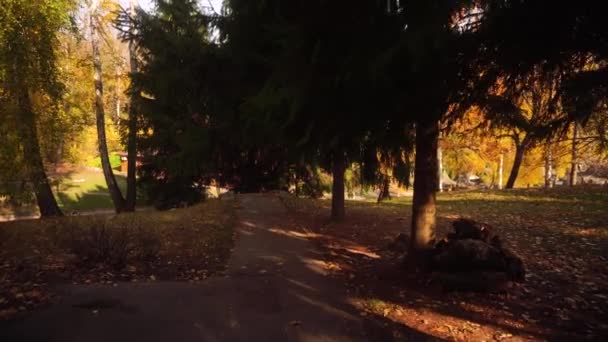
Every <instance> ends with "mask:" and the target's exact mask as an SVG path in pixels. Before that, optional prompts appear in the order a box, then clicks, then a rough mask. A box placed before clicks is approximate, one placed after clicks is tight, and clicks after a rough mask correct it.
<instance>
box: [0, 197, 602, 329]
mask: <svg viewBox="0 0 608 342" xmlns="http://www.w3.org/2000/svg"><path fill="white" fill-rule="evenodd" d="M279 199H280V200H279ZM329 207H330V202H329V201H326V200H310V199H299V198H295V197H293V196H289V195H283V194H279V195H276V194H266V195H238V196H237V202H236V205H235V202H233V201H231V200H227V199H226V200H209V201H207V202H206V203H204V204H200V205H197V206H193V207H191V208H187V209H178V210H174V211H167V212H139V213H135V214H131V215H128V214H127V215H119V216H118V217H84V216H82V217H72V218H63V219H58V220H41V221H38V220H31V221H19V222H9V223H2V224H0V261H1V262H0V310H1V311H0V313H2V315H4V316H5V317H14V316H15V315H17V316H23V317H24V319H23V320H21V319H17V320H9V321H5V322H4V323H1V322H0V339H2V336H4V335H3V334H8V335H6V336H8V340H11V338H13V340H14V337H15V336H22V335H21V334H26V335H27V334H30V335H31V334H33V335H36V334H38V335H36V336H34V338H32V339H30V340H40V338H39V339H36V338H35V337H41V336H42V337H44V338H46V337H48V336H56V337H58V338H59V337H60V338H59V339H58V340H62V341H70V340H74V341H76V340H91V341H92V340H116V341H123V340H124V341H130V340H134V339H135V340H143V339H146V340H168V339H174V340H184V341H186V340H200V339H201V337H203V339H204V340H210V341H211V340H235V341H236V340H247V339H249V340H277V341H283V340H294V339H295V340H311V341H316V340H327V341H352V340H367V341H391V340H398V341H400V340H456V341H483V340H485V341H491V340H505V341H522V340H563V339H575V340H602V339H605V337H606V336H607V334H608V325H607V324H606V322H608V312H607V311H606V310H607V308H608V267H607V266H608V265H607V264H608V263H607V259H608V234H607V233H608V210H606V208H607V207H608V193H607V191H606V188H604V187H580V188H574V189H570V188H556V189H552V190H543V189H521V190H510V191H466V192H453V193H444V194H440V195H439V196H438V218H439V220H438V230H439V232H438V235H439V236H440V237H441V236H443V235H444V234H445V233H446V232H447V231H448V230H449V229H450V222H451V221H452V220H454V219H455V218H457V217H469V218H472V219H475V220H478V221H482V222H486V223H489V224H491V225H492V226H493V227H494V230H495V232H496V233H498V234H499V235H501V237H502V240H503V242H504V243H505V244H506V245H507V246H508V247H509V248H511V249H512V250H513V251H514V252H516V253H517V254H519V255H520V256H521V257H522V258H523V260H524V262H525V264H526V268H527V279H526V282H525V283H523V284H516V285H513V286H512V287H510V288H509V289H507V290H506V291H503V292H500V293H492V294H490V293H463V292H446V291H443V290H442V289H441V288H439V287H437V286H436V285H435V284H433V283H429V282H428V281H427V279H428V278H427V277H424V276H421V275H419V274H408V273H407V272H406V271H405V269H404V268H403V267H402V266H401V259H400V258H401V257H402V256H401V255H399V254H396V253H395V252H392V251H391V249H389V248H387V247H388V245H389V244H390V243H391V242H392V241H393V240H394V238H395V236H396V235H397V234H398V233H401V232H406V233H407V230H408V227H409V221H410V217H409V215H410V212H411V198H399V199H395V200H393V201H388V202H385V203H383V204H380V205H377V204H375V203H372V202H361V201H347V219H346V220H345V221H344V222H341V223H334V222H331V221H329V219H328V216H329V210H330V209H329ZM286 208H287V209H286ZM74 220H75V221H74ZM99 222H106V223H109V224H106V225H100V223H99ZM233 226H234V227H235V229H234V231H236V239H235V240H236V243H235V245H234V248H233V236H234V234H233V229H232V228H231V227H233ZM104 227H105V228H104ZM125 227H133V228H134V229H129V230H128V231H132V232H136V233H137V232H139V233H138V234H135V235H123V234H122V233H121V232H123V231H125V229H121V228H125ZM93 228H94V229H93ZM100 232H103V234H100ZM108 237H109V238H108ZM150 237H152V239H150ZM125 239H126V240H125ZM111 246H113V247H111ZM127 247H128V248H127ZM125 251H128V253H126V254H125V253H124V252H125ZM231 252H232V253H231ZM230 254H231V256H230V258H228V257H229V255H230ZM125 255H126V257H125ZM146 255H149V256H150V258H146V257H145V256H146ZM100 256H103V258H101V262H100V261H99V260H100ZM93 260H97V262H92V261H93ZM121 261H122V262H121ZM116 267H119V268H118V270H116ZM214 275H216V276H214ZM164 280H166V281H164ZM173 280H182V282H173ZM183 280H185V281H186V282H184V281H183ZM203 280H204V281H203ZM58 282H63V283H68V285H64V286H63V287H62V288H63V289H64V290H63V292H60V293H61V296H60V297H54V296H53V292H52V291H50V292H49V291H47V287H48V285H49V284H53V283H58ZM71 283H75V284H76V285H71ZM52 289H53V288H52V287H51V290H52ZM48 302H51V303H54V304H53V305H51V306H50V307H48V306H47V309H44V310H36V312H34V313H32V314H30V315H21V314H22V313H25V312H27V311H29V310H30V309H34V308H38V307H40V306H46V305H45V304H46V303H48ZM74 322H78V323H74ZM75 325H77V326H78V329H76V330H74V329H72V328H71V327H73V326H75ZM47 334H50V335H47ZM33 335H32V336H33ZM89 337H90V338H89Z"/></svg>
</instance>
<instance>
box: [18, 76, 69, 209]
mask: <svg viewBox="0 0 608 342" xmlns="http://www.w3.org/2000/svg"><path fill="white" fill-rule="evenodd" d="M20 88H21V89H19V90H18V91H19V94H18V99H17V100H18V105H19V111H20V113H19V116H18V123H19V132H20V135H21V141H22V143H23V154H24V156H25V160H27V161H29V163H28V176H29V179H30V181H31V182H32V184H33V186H34V194H35V195H36V203H37V204H38V208H39V210H40V216H41V217H49V216H62V215H63V213H62V212H61V210H60V209H59V206H58V205H57V200H56V199H55V196H53V191H52V190H51V186H50V184H49V180H48V177H47V175H46V172H45V171H44V163H43V162H42V155H41V154H40V145H39V142H38V133H37V132H36V120H35V114H34V111H33V109H32V103H31V101H30V97H29V93H28V90H27V89H25V88H24V87H20Z"/></svg>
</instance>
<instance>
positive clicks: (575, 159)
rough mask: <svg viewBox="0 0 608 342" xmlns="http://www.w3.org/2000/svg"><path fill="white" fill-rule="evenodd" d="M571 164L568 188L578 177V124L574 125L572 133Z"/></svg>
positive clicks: (574, 183)
mask: <svg viewBox="0 0 608 342" xmlns="http://www.w3.org/2000/svg"><path fill="white" fill-rule="evenodd" d="M571 159H572V162H571V168H570V182H569V183H570V186H574V185H576V177H577V176H578V124H577V123H576V122H575V123H574V132H573V133H572V158H571Z"/></svg>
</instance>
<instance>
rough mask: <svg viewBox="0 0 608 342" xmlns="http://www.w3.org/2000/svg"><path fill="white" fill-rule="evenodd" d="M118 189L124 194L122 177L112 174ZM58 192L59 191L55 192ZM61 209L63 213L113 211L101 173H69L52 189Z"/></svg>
mask: <svg viewBox="0 0 608 342" xmlns="http://www.w3.org/2000/svg"><path fill="white" fill-rule="evenodd" d="M114 176H115V177H116V182H117V183H118V187H119V188H120V190H121V191H122V193H123V195H124V194H126V189H127V180H126V177H125V176H124V175H121V174H114ZM57 190H59V191H57ZM53 191H54V192H55V194H56V196H57V200H58V203H59V206H60V207H61V209H63V210H64V211H65V212H73V211H77V212H78V211H89V210H98V209H113V208H114V205H113V204H112V199H111V198H110V195H109V193H108V187H107V186H106V180H105V178H104V176H103V173H102V172H101V171H97V170H90V169H85V170H81V171H78V172H74V173H71V174H69V175H67V177H65V178H63V179H61V181H60V184H59V185H55V186H54V187H53Z"/></svg>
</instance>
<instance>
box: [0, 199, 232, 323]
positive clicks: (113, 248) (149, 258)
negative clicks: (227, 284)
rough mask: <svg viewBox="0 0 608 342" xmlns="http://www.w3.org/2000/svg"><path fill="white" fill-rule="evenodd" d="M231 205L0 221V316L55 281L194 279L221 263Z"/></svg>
mask: <svg viewBox="0 0 608 342" xmlns="http://www.w3.org/2000/svg"><path fill="white" fill-rule="evenodd" d="M234 224H235V210H234V204H233V203H232V202H229V201H220V200H209V201H207V202H205V203H202V204H198V205H196V206H193V207H190V208H185V209H177V210H171V211H163V212H155V211H144V212H136V213H129V214H121V215H118V216H75V217H65V218H59V219H45V220H26V221H14V222H5V223H1V224H0V318H1V317H8V316H12V315H13V314H15V313H16V312H18V311H25V310H27V309H31V308H34V307H37V306H39V305H41V304H44V303H45V302H47V301H48V299H49V294H48V293H47V291H46V289H47V288H48V285H50V284H54V283H61V282H71V283H107V284H113V283H114V282H117V281H155V280H188V281H199V280H203V279H205V278H207V277H209V276H212V275H215V274H218V273H221V272H223V271H224V270H225V266H226V262H227V260H228V257H229V255H230V250H231V248H232V246H233V237H234V232H233V228H234Z"/></svg>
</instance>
